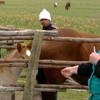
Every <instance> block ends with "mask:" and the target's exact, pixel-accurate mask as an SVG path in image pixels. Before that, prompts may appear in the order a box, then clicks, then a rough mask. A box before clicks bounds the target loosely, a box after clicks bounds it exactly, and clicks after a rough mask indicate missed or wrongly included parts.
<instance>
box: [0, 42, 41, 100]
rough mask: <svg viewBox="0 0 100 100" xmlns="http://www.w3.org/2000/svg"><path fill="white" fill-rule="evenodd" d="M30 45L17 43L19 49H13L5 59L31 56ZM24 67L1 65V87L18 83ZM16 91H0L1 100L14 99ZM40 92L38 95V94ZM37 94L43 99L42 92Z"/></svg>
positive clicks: (38, 98) (39, 99) (37, 97)
mask: <svg viewBox="0 0 100 100" xmlns="http://www.w3.org/2000/svg"><path fill="white" fill-rule="evenodd" d="M29 49H30V47H29V46H27V45H25V44H17V49H14V50H12V51H11V52H10V53H9V54H8V55H7V56H6V57H5V59H19V58H23V57H24V58H29V53H27V52H28V50H29ZM22 69H23V67H0V87H3V86H10V85H12V84H16V81H17V79H18V77H19V75H20V73H21V71H22ZM13 94H14V92H0V100H13ZM37 94H38V96H37ZM37 94H36V97H35V98H36V100H41V94H40V93H39V92H38V93H37Z"/></svg>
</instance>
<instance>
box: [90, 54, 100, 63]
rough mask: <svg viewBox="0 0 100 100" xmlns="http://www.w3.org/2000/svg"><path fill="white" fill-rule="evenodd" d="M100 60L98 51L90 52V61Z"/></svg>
mask: <svg viewBox="0 0 100 100" xmlns="http://www.w3.org/2000/svg"><path fill="white" fill-rule="evenodd" d="M98 60H100V55H99V54H98V53H96V52H93V53H91V54H90V57H89V62H90V63H92V64H95V65H96V64H97V62H98Z"/></svg>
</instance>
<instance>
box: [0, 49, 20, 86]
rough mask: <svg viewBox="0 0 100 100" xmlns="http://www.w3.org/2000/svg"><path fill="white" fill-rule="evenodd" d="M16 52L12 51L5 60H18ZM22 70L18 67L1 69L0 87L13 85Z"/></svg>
mask: <svg viewBox="0 0 100 100" xmlns="http://www.w3.org/2000/svg"><path fill="white" fill-rule="evenodd" d="M19 57H20V56H19V54H18V52H17V50H16V49H15V50H12V51H11V52H10V53H9V54H8V55H7V56H6V57H5V59H16V58H19ZM21 70H22V68H19V67H2V68H0V85H10V84H15V83H16V81H17V78H18V77H19V74H20V72H21Z"/></svg>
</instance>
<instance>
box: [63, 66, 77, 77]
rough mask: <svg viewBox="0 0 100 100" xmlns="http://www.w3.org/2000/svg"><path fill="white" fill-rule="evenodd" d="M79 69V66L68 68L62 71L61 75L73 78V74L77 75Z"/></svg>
mask: <svg viewBox="0 0 100 100" xmlns="http://www.w3.org/2000/svg"><path fill="white" fill-rule="evenodd" d="M77 69H78V65H76V66H73V67H66V68H64V69H62V70H61V74H62V75H63V76H64V77H65V78H69V77H70V76H72V74H77Z"/></svg>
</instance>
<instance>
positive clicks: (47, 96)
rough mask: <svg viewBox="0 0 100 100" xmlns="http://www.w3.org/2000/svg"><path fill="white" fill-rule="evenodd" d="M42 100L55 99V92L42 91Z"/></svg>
mask: <svg viewBox="0 0 100 100" xmlns="http://www.w3.org/2000/svg"><path fill="white" fill-rule="evenodd" d="M42 100H57V92H42Z"/></svg>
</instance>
